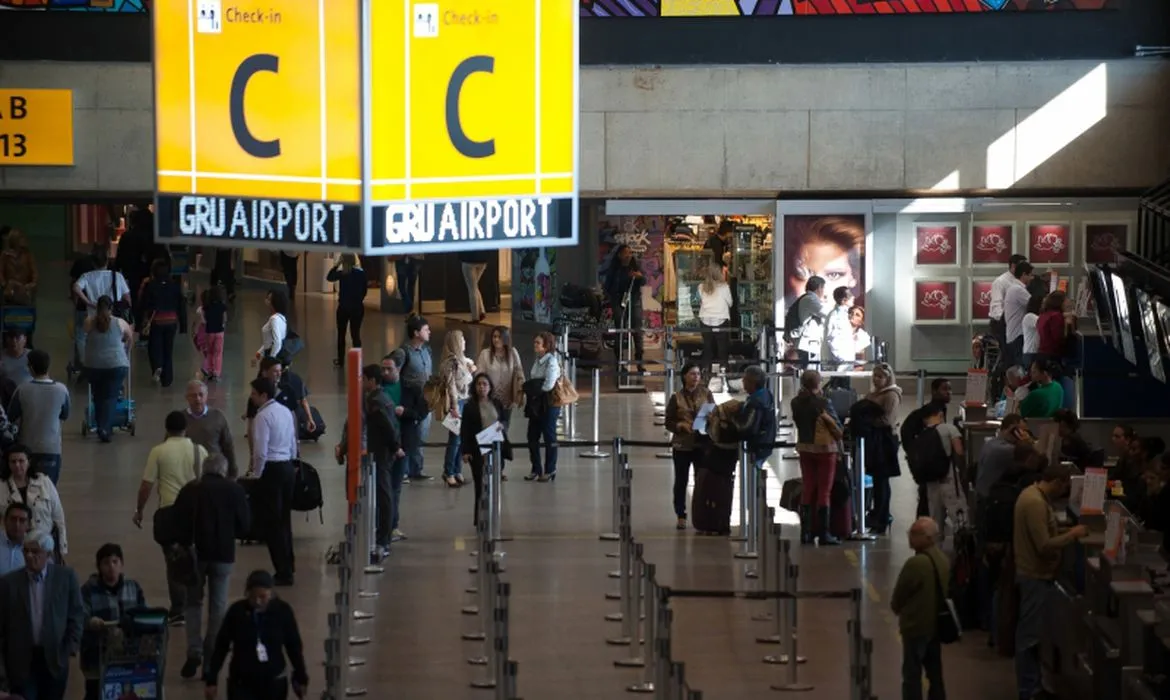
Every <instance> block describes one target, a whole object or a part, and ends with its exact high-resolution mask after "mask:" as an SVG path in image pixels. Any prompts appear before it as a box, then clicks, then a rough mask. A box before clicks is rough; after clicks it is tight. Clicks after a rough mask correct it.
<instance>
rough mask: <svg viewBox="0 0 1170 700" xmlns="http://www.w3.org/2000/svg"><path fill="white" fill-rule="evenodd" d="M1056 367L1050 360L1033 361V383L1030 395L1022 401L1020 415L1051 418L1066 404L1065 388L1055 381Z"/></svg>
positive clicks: (1029, 388)
mask: <svg viewBox="0 0 1170 700" xmlns="http://www.w3.org/2000/svg"><path fill="white" fill-rule="evenodd" d="M1054 371H1055V370H1054V368H1053V366H1052V362H1051V361H1050V360H1047V359H1044V358H1039V359H1036V360H1033V361H1032V368H1031V375H1032V384H1031V385H1030V386H1029V387H1028V395H1027V396H1026V397H1024V400H1023V401H1020V415H1021V416H1023V417H1025V418H1051V417H1052V416H1053V414H1055V413H1056V412H1057V411H1058V410H1060V408H1061V407H1062V406H1063V405H1064V388H1063V387H1061V386H1060V382H1056V381H1053V379H1052V376H1053V373H1054Z"/></svg>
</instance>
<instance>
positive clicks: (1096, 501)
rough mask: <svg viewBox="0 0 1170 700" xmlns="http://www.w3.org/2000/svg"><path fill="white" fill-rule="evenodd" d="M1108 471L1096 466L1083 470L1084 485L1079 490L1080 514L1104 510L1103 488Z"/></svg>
mask: <svg viewBox="0 0 1170 700" xmlns="http://www.w3.org/2000/svg"><path fill="white" fill-rule="evenodd" d="M1108 484H1109V471H1108V470H1106V469H1100V468H1097V467H1090V468H1089V469H1086V470H1085V485H1084V489H1083V490H1082V491H1081V515H1100V514H1101V513H1103V512H1104V511H1105V488H1106V487H1107V486H1108Z"/></svg>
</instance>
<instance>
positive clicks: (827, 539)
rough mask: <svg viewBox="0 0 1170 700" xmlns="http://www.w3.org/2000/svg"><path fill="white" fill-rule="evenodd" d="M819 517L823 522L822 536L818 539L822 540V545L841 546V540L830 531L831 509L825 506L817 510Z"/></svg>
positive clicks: (821, 523)
mask: <svg viewBox="0 0 1170 700" xmlns="http://www.w3.org/2000/svg"><path fill="white" fill-rule="evenodd" d="M817 517H818V518H820V521H821V522H820V525H821V527H820V535H818V536H817V539H818V540H820V543H821V544H822V545H827V544H841V540H839V539H837V538H836V537H833V535H832V533H831V532H830V531H829V509H828V508H827V507H824V506H822V507H820V508H817Z"/></svg>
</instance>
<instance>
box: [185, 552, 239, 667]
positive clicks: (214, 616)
mask: <svg viewBox="0 0 1170 700" xmlns="http://www.w3.org/2000/svg"><path fill="white" fill-rule="evenodd" d="M198 567H199V570H198V573H197V576H198V578H197V581H198V582H197V583H196V584H195V585H193V586H187V591H186V595H185V596H184V597H185V598H186V604H185V606H184V609H183V617H184V618H185V624H186V626H187V630H186V631H187V658H188V659H201V660H203V661H205V662H208V661H211V655H212V652H213V651H214V650H215V638H216V636H217V635H218V634H219V628H220V626H221V625H222V624H223V617H224V615H225V614H227V608H228V580H229V579H230V578H231V575H232V565H231V564H229V563H226V562H219V561H201V562H198ZM205 586H206V589H207V629H206V630H204V629H203V592H204V587H205Z"/></svg>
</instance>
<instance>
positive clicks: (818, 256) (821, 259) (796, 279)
mask: <svg viewBox="0 0 1170 700" xmlns="http://www.w3.org/2000/svg"><path fill="white" fill-rule="evenodd" d="M792 264H793V269H794V270H795V274H792V275H789V277H788V290H789V294H790V295H791V296H800V295H801V294H804V285H805V283H806V282H807V281H808V279H809V278H810V277H812V276H814V275H815V276H817V277H820V278H822V279H824V280H825V289H836V288H837V287H846V288H848V289H849V290H851V291H853V292H854V293H856V291H857V283H858V274H857V272H856V271H855V270H854V269H853V263H852V262H851V261H850V259H849V251H847V250H842V249H841V248H840V247H838V246H837V245H834V244H832V243H819V242H818V243H805V244H804V245H802V246H801V247H800V251H799V252H798V253H797V255H796V258H795V259H794V260H793V261H792Z"/></svg>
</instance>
